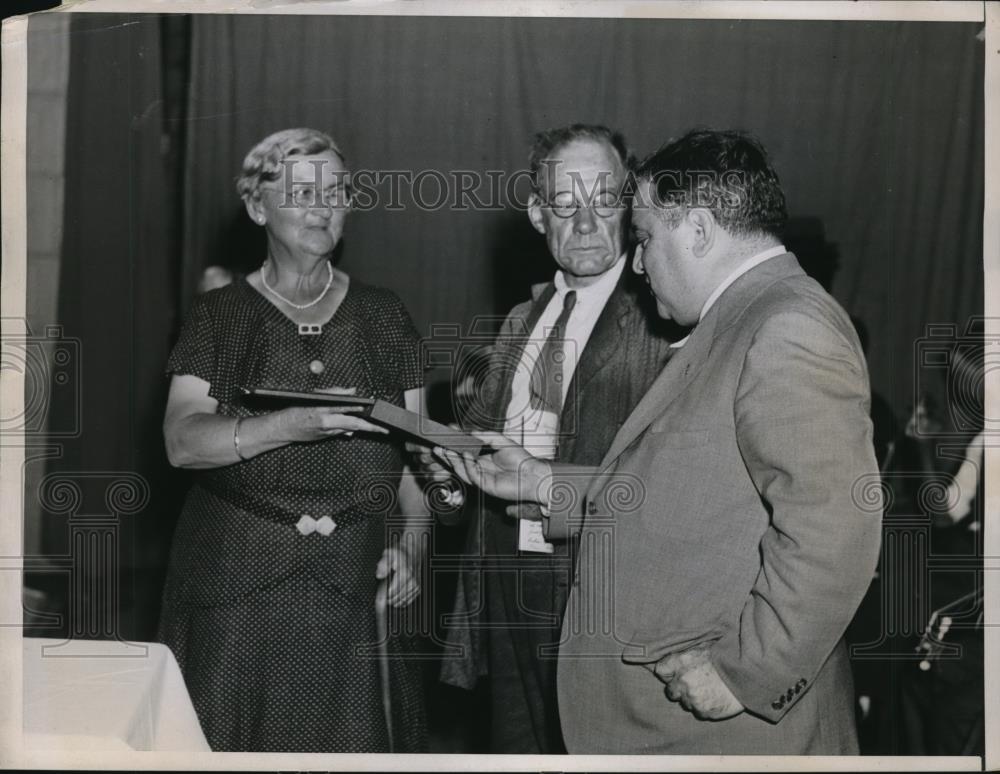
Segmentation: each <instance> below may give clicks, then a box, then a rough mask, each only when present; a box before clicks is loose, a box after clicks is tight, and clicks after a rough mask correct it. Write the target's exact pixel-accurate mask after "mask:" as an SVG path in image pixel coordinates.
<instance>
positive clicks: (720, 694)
mask: <svg viewBox="0 0 1000 774" xmlns="http://www.w3.org/2000/svg"><path fill="white" fill-rule="evenodd" d="M785 217H786V216H785V202H784V195H783V193H782V191H781V188H780V185H779V182H778V178H777V175H776V174H775V173H774V171H773V169H772V168H771V166H770V164H769V162H768V161H767V158H766V155H765V153H764V150H763V148H761V147H760V145H759V144H758V143H757V142H756V141H755V140H753V139H752V138H749V137H747V136H745V135H742V134H738V133H734V132H711V131H696V132H690V133H688V134H687V135H685V136H684V137H683V138H681V139H680V140H677V141H675V142H673V143H671V144H669V145H667V146H665V147H664V148H663V149H661V150H660V151H659V152H657V153H656V154H654V155H653V156H652V157H650V158H649V159H648V160H646V161H645V162H644V163H643V164H642V165H641V166H640V168H639V170H638V173H637V183H636V195H635V201H634V207H633V213H632V225H633V229H634V234H635V238H636V240H637V243H638V246H637V248H636V253H635V258H634V264H633V265H634V268H635V269H636V271H637V272H640V273H644V274H645V275H646V278H647V281H648V282H649V285H650V287H651V288H652V291H653V294H654V295H655V297H656V303H657V308H658V310H659V313H660V315H661V316H663V317H669V318H672V319H674V320H676V321H678V322H680V323H682V324H685V325H694V329H693V331H692V333H691V335H690V337H689V338H688V340H687V341H686V343H685V344H684V346H683V348H682V349H681V350H680V351H679V352H678V354H677V355H676V356H675V357H673V358H672V359H671V360H670V362H669V363H668V364H667V366H666V367H665V368H664V370H663V372H662V373H661V374H660V376H659V377H658V378H657V379H656V381H655V382H654V383H653V385H652V386H651V387H650V389H649V391H648V392H647V393H646V394H645V396H643V398H642V399H641V401H640V402H639V405H638V406H637V407H636V409H635V411H633V412H632V414H631V416H629V418H628V419H627V420H626V421H625V424H624V425H623V426H622V428H621V430H619V432H618V434H617V436H616V437H615V440H614V441H613V443H612V444H611V448H610V449H609V451H608V453H607V454H606V455H605V456H604V459H603V460H602V462H601V463H600V465H599V466H598V467H597V468H596V469H594V468H590V469H587V468H580V467H577V468H573V467H570V466H565V465H559V464H552V463H550V462H547V461H543V460H538V459H536V458H535V457H533V456H531V455H530V454H528V453H527V452H525V450H524V449H522V448H521V447H519V446H516V445H513V444H512V443H511V442H510V441H509V440H507V439H505V438H503V437H501V436H489V440H490V441H491V443H492V444H493V445H494V446H495V447H497V451H496V452H494V453H493V454H491V455H484V456H481V457H479V458H472V457H471V456H468V455H465V456H458V455H455V454H454V453H452V452H442V451H441V450H437V452H436V453H438V454H439V455H441V456H443V457H444V458H445V459H446V460H447V461H448V462H449V464H451V465H452V466H453V467H454V468H455V470H456V471H457V472H458V474H459V475H460V476H461V477H463V478H464V479H466V480H467V481H469V482H474V483H476V484H477V485H479V486H480V487H482V488H483V489H485V490H486V491H489V492H491V493H492V494H493V495H495V496H498V497H503V498H507V499H512V500H521V501H533V502H538V503H540V504H541V505H542V506H543V508H542V513H543V524H544V534H545V535H546V536H547V538H548V539H550V540H555V539H556V538H557V537H558V536H559V535H561V534H564V533H565V532H566V530H567V529H570V528H580V527H579V526H577V525H580V524H581V523H582V537H581V540H582V543H581V552H580V557H579V560H578V562H577V572H576V576H575V578H574V584H573V588H572V590H571V593H570V598H569V602H568V607H567V611H566V614H565V616H564V620H563V637H562V646H561V648H560V653H559V671H558V691H559V709H560V717H561V720H562V728H563V734H564V737H565V740H566V745H567V748H568V749H569V751H570V752H572V753H641V752H646V753H695V754H697V753H702V754H754V753H764V754H813V755H817V754H826V755H837V754H853V753H857V749H858V748H857V735H856V730H855V720H854V708H853V690H852V681H851V671H850V664H849V661H848V655H847V649H846V646H845V644H844V640H843V634H844V630H845V628H846V627H847V624H848V622H849V621H850V619H851V617H852V616H853V614H854V612H855V610H856V608H857V606H858V604H859V602H860V600H861V598H862V596H863V595H864V592H865V590H866V589H867V587H868V585H869V582H870V581H871V578H872V575H873V572H874V569H875V564H876V557H877V555H878V551H879V536H880V523H881V499H880V496H879V495H878V493H877V492H878V468H877V466H876V462H875V458H874V454H873V450H872V426H871V422H870V421H869V418H868V404H869V389H868V376H867V371H866V366H865V362H864V359H863V356H862V352H861V347H860V345H859V343H858V339H857V336H856V334H855V332H854V329H853V327H852V326H851V323H850V322H849V318H848V317H847V315H846V314H845V313H844V310H843V309H841V307H840V306H838V305H837V303H836V302H835V301H834V300H833V299H832V298H831V297H830V296H829V295H827V294H826V292H825V291H824V290H823V289H822V288H821V287H820V286H819V285H818V284H817V283H816V282H814V281H813V280H811V279H810V278H809V277H807V276H806V275H805V274H804V273H803V271H802V269H801V268H800V267H799V265H798V262H797V261H796V259H795V256H793V255H791V254H789V253H787V252H786V251H785V249H784V247H783V246H782V245H781V242H780V239H779V237H778V234H779V233H780V229H781V227H782V224H783V222H784V220H785ZM873 491H874V493H873ZM546 511H547V513H546ZM587 546H590V547H591V548H590V553H589V554H585V550H587V549H586V547H587Z"/></svg>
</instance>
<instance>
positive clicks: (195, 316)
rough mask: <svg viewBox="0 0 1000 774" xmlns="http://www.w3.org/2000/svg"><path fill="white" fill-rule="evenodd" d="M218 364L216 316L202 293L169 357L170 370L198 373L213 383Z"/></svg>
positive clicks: (171, 372) (168, 369)
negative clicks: (213, 322)
mask: <svg viewBox="0 0 1000 774" xmlns="http://www.w3.org/2000/svg"><path fill="white" fill-rule="evenodd" d="M215 365H216V352H215V337H214V335H213V325H212V316H211V313H210V311H209V308H208V304H207V303H206V299H205V296H198V297H197V298H196V299H195V301H194V304H193V305H192V307H191V311H190V312H188V315H187V318H186V319H185V320H184V326H183V327H182V328H181V335H180V338H178V339H177V343H176V344H175V345H174V348H173V351H171V353H170V357H169V359H168V360H167V368H166V372H167V374H170V375H175V374H176V375H181V374H189V375H191V376H197V377H198V378H199V379H204V380H205V381H206V382H209V383H210V384H211V383H212V381H213V380H214V378H215Z"/></svg>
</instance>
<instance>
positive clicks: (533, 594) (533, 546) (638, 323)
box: [442, 124, 671, 754]
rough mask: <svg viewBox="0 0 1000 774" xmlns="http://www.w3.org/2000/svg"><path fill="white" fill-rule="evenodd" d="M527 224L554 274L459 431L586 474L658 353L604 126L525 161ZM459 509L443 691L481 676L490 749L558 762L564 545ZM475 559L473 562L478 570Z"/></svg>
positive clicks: (620, 175) (660, 345)
mask: <svg viewBox="0 0 1000 774" xmlns="http://www.w3.org/2000/svg"><path fill="white" fill-rule="evenodd" d="M531 172H532V176H533V193H532V195H531V198H530V201H529V205H528V217H529V218H530V220H531V223H532V225H533V226H534V227H535V229H536V230H537V231H538V232H539V233H540V234H542V235H544V237H545V239H546V242H547V244H548V248H549V251H550V252H551V254H552V257H553V258H554V259H555V262H556V264H557V265H558V271H557V272H556V274H555V276H554V278H553V280H552V281H550V282H548V283H544V284H542V285H538V286H536V287H534V288H533V289H532V299H531V300H530V301H526V302H524V303H522V304H519V305H517V306H516V307H514V309H513V310H512V311H511V312H510V314H509V315H508V317H507V319H506V320H505V322H504V325H503V328H502V330H501V333H500V335H499V336H498V338H497V340H496V343H495V346H494V348H493V353H492V359H491V362H490V367H489V370H488V373H487V376H486V379H485V383H484V386H483V388H482V390H481V394H480V395H479V398H478V400H477V401H476V402H475V403H474V404H473V406H472V407H471V409H470V410H469V411H468V412H467V415H466V416H467V422H468V424H470V425H472V426H475V427H478V428H481V429H485V430H493V431H497V432H502V433H505V434H506V435H507V436H508V437H511V438H514V439H516V440H517V441H518V442H519V443H523V444H524V445H525V446H526V447H528V448H530V449H532V451H533V452H534V453H535V454H537V455H538V456H540V457H545V458H549V459H555V460H560V461H564V462H570V463H576V464H583V465H595V464H597V463H598V462H599V461H600V459H601V458H602V457H603V456H604V453H605V452H606V451H607V448H608V446H609V445H610V443H611V439H612V438H614V435H615V433H616V432H617V431H618V428H619V426H620V425H621V423H622V422H623V421H624V419H625V417H627V416H628V415H629V413H630V412H631V411H632V408H633V407H634V406H635V404H636V403H637V402H638V400H639V398H640V397H641V396H642V394H643V393H644V392H645V391H646V388H647V387H648V386H649V385H650V383H651V382H652V381H653V379H654V378H655V377H656V375H657V374H658V373H659V372H660V370H661V369H662V368H663V365H664V364H665V362H666V360H667V358H668V357H669V354H670V352H671V350H670V343H669V341H668V340H667V339H666V338H664V337H662V336H661V335H659V333H658V329H659V328H660V327H661V326H659V325H658V320H657V317H656V314H655V311H654V310H652V309H651V308H650V307H651V305H650V304H649V303H648V295H647V294H646V293H645V292H644V289H643V288H642V285H641V282H640V283H636V281H635V280H636V277H635V275H633V274H632V272H630V271H628V269H627V266H626V264H627V262H628V259H627V255H626V252H627V248H626V245H627V239H626V236H627V227H628V224H627V207H626V206H625V204H624V203H623V202H622V201H621V197H620V194H621V192H622V189H623V187H624V186H625V185H626V178H627V150H626V147H625V143H624V140H623V138H622V137H621V135H620V134H618V133H613V132H611V131H610V130H608V129H607V128H605V127H602V126H592V125H580V124H577V125H573V126H569V127H564V128H560V129H554V130H550V131H547V132H542V133H540V134H539V135H537V137H536V141H535V145H534V147H533V149H532V152H531ZM507 505H508V503H503V502H500V501H497V500H492V499H491V500H489V501H483V500H482V499H476V501H475V502H474V503H472V502H470V503H469V506H470V507H469V508H468V510H469V511H470V514H469V516H470V518H469V521H470V533H469V541H468V546H467V551H466V555H467V561H466V566H465V568H464V571H463V573H462V577H461V581H460V585H459V591H458V595H457V603H456V611H455V613H456V616H455V618H456V621H457V623H456V625H455V626H454V627H453V628H452V631H451V633H450V635H449V637H448V640H449V641H450V642H452V643H463V644H464V645H465V648H464V650H463V654H462V656H463V657H462V658H445V660H444V662H443V668H442V679H443V680H444V681H445V682H448V683H451V684H456V685H460V686H463V687H466V688H471V687H472V686H473V685H474V683H475V680H476V678H477V677H479V676H480V675H483V674H485V675H487V677H488V682H489V689H490V690H489V693H490V696H491V709H492V728H491V749H492V751H493V752H499V753H536V754H537V753H562V752H565V747H564V745H563V741H562V736H561V733H560V726H559V720H558V712H557V701H556V686H555V676H556V656H557V653H558V645H559V633H560V626H561V621H562V614H563V609H564V607H565V604H566V596H567V589H568V587H569V583H570V580H571V577H572V564H573V560H574V551H573V547H572V546H573V541H572V540H562V541H559V542H558V543H549V542H547V541H545V539H544V536H543V535H542V531H541V528H540V527H541V523H540V522H539V521H538V520H537V518H538V509H537V506H524V507H523V511H524V512H523V513H521V514H519V515H522V516H524V515H528V516H531V515H533V516H534V520H530V519H518V518H515V514H513V513H512V514H510V515H507V514H505V509H506V506H507ZM481 560H482V561H481Z"/></svg>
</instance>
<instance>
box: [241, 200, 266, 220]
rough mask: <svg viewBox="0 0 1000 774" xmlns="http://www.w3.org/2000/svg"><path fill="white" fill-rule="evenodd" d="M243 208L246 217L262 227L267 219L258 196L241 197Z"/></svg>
mask: <svg viewBox="0 0 1000 774" xmlns="http://www.w3.org/2000/svg"><path fill="white" fill-rule="evenodd" d="M243 206H244V207H246V208H247V215H249V216H250V220H252V221H253V222H254V223H256V224H257V225H259V226H263V225H264V221H265V220H266V219H267V218H266V216H265V214H264V205H263V204H262V203H261V200H260V194H257V193H252V194H248V195H247V196H244V197H243Z"/></svg>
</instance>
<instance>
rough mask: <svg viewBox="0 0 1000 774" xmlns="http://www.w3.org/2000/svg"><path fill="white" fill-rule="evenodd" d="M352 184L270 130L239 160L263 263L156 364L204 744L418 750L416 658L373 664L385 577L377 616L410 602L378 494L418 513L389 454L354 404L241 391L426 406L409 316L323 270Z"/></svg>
mask: <svg viewBox="0 0 1000 774" xmlns="http://www.w3.org/2000/svg"><path fill="white" fill-rule="evenodd" d="M348 183H349V179H348V172H347V168H346V166H345V163H344V157H343V154H341V152H340V150H339V149H338V148H337V145H336V144H335V143H334V141H333V140H332V139H331V138H330V137H329V136H327V135H326V134H323V133H322V132H318V131H315V130H312V129H288V130H285V131H281V132H277V133H276V134H272V135H270V136H269V137H266V138H265V139H264V140H262V141H261V142H260V143H258V144H257V145H256V146H255V147H254V148H253V149H252V150H251V151H250V152H249V153H248V154H247V156H246V158H245V159H244V161H243V171H242V174H241V176H240V177H239V180H238V184H237V186H238V190H239V193H240V196H241V197H242V199H243V202H244V204H245V205H246V211H247V213H248V214H249V216H250V218H251V220H253V222H255V223H257V224H259V225H260V226H262V227H263V228H264V229H265V231H266V233H267V258H266V260H265V261H264V263H263V265H262V266H261V267H260V269H259V270H257V271H255V272H253V273H252V274H250V275H249V276H247V277H246V278H241V279H237V280H236V281H235V282H233V283H232V284H230V285H227V286H225V287H222V288H219V289H217V290H212V291H210V292H208V293H205V294H204V295H201V296H199V297H198V298H197V299H196V301H195V303H194V306H193V308H192V310H191V312H190V314H189V316H188V318H187V320H186V322H185V324H184V328H183V330H182V332H181V336H180V339H179V341H178V342H177V345H176V347H175V348H174V350H173V352H172V354H171V356H170V360H169V363H168V365H167V371H168V373H169V374H170V375H171V384H170V393H169V398H168V401H167V410H166V418H165V420H164V435H165V438H166V446H167V454H168V457H169V459H170V461H171V463H172V464H173V465H175V466H178V467H183V468H192V469H194V470H195V471H196V473H195V482H194V485H193V487H192V489H191V491H190V492H189V494H188V496H187V499H186V501H185V504H184V509H183V512H182V514H181V517H180V521H179V523H178V526H177V531H176V534H175V537H174V545H173V551H172V556H171V563H170V568H169V573H168V577H167V583H166V588H165V591H164V607H163V614H162V618H161V622H160V637H161V639H162V641H163V642H165V643H166V644H168V645H169V646H170V647H171V649H172V650H173V652H174V654H175V655H176V657H177V661H178V663H179V664H180V666H181V669H182V670H183V672H184V677H185V681H186V683H187V686H188V689H189V691H190V693H191V698H192V700H193V702H194V706H195V708H196V710H197V712H198V716H199V718H200V719H201V723H202V726H203V728H204V730H205V734H206V736H207V738H208V741H209V743H210V744H211V746H212V748H213V749H215V750H242V751H246V750H260V751H267V750H290V751H305V752H380V751H382V752H384V751H388V750H390V749H395V750H396V751H421V750H422V749H423V747H424V742H425V723H424V712H423V703H422V694H421V674H420V670H419V668H418V664H417V662H416V661H415V660H408V659H407V658H405V655H406V648H407V646H406V643H405V642H404V640H403V638H400V637H393V636H390V637H389V641H388V644H387V647H388V656H389V658H388V663H389V665H390V667H389V672H390V677H389V680H388V685H384V684H383V680H382V679H381V676H380V666H379V665H380V662H379V660H378V658H377V654H378V651H379V647H378V642H379V640H378V637H377V627H376V615H375V598H376V590H377V585H378V583H379V580H380V579H386V582H387V584H388V594H387V600H388V605H389V609H390V611H392V610H393V608H400V607H403V606H405V605H408V604H409V603H410V602H412V601H413V599H414V598H415V596H416V595H417V594H418V592H419V589H418V585H417V574H418V573H417V564H418V562H419V561H420V557H419V556H417V555H416V554H417V553H419V551H418V548H417V547H418V546H419V545H420V543H421V541H419V540H412V539H408V540H403V539H400V538H401V535H402V536H403V537H407V535H406V532H407V530H406V527H407V526H412V525H404V528H403V529H396V530H394V529H393V528H392V523H393V522H387V521H386V520H385V518H384V516H385V514H386V512H387V511H388V510H390V509H391V507H392V503H391V502H387V500H386V496H385V493H386V492H389V493H391V495H392V496H391V497H389V500H392V499H393V497H395V496H396V495H397V493H398V505H399V507H398V508H397V510H401V511H402V512H403V513H404V514H410V515H413V516H415V517H418V518H419V517H421V515H422V514H423V513H425V508H424V506H423V503H422V498H421V497H420V492H419V489H418V488H417V486H416V484H415V483H414V481H413V479H412V476H411V475H410V473H409V471H408V469H407V467H406V466H405V465H404V458H403V456H402V449H401V447H400V445H399V444H398V443H396V442H394V440H393V439H392V438H390V436H389V435H387V434H386V431H385V430H384V429H383V428H381V427H379V426H376V425H373V424H371V423H369V422H367V421H365V420H364V419H362V418H361V417H360V416H356V415H354V414H353V413H352V411H354V410H353V409H351V408H342V407H337V408H332V407H302V406H277V407H276V406H274V405H272V406H270V409H271V410H267V408H268V407H266V406H261V405H253V404H250V403H247V402H246V401H245V400H243V399H241V388H242V387H244V386H268V387H279V388H283V389H288V390H297V391H321V390H325V391H328V392H341V393H352V392H354V391H356V392H357V394H358V395H365V396H374V397H379V398H383V399H385V400H389V401H393V402H395V403H397V404H399V405H405V406H406V407H407V408H409V409H411V410H420V408H421V403H422V374H421V370H420V368H419V363H418V350H417V342H418V338H417V333H416V331H415V329H414V326H413V324H412V322H411V320H410V317H409V315H408V314H407V312H406V309H405V308H404V307H403V305H402V303H401V302H400V301H399V299H398V298H397V297H396V296H395V295H394V294H393V293H391V292H389V291H387V290H383V289H380V288H376V287H372V286H369V285H365V284H363V283H361V282H359V281H357V280H352V279H351V278H350V277H348V276H347V275H346V274H345V273H344V272H342V271H340V270H339V269H337V268H335V267H334V266H333V264H332V263H331V260H330V259H331V255H332V253H333V251H334V248H335V247H336V246H337V243H338V242H339V241H340V238H341V234H342V232H343V227H344V221H345V219H346V218H347V214H348V211H349V207H350V188H349V184H348ZM394 533H400V534H394ZM408 537H412V533H411V534H410V535H409V536H408ZM383 690H385V691H386V692H387V693H388V695H389V696H391V699H392V701H391V710H390V711H384V706H383ZM390 728H391V729H392V731H391V733H392V736H393V740H392V741H393V742H394V745H392V747H390V744H391V743H390V738H389V737H390Z"/></svg>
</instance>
